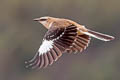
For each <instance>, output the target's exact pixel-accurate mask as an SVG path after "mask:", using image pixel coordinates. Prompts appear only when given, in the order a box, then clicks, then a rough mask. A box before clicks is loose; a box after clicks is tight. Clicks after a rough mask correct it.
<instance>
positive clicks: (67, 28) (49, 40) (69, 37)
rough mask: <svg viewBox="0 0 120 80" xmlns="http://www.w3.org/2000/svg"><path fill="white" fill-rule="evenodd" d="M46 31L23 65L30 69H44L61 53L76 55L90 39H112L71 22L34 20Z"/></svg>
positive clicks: (60, 19)
mask: <svg viewBox="0 0 120 80" xmlns="http://www.w3.org/2000/svg"><path fill="white" fill-rule="evenodd" d="M34 21H38V22H39V23H41V24H42V25H43V26H44V27H46V28H47V29H48V31H47V32H46V34H45V36H44V38H43V41H42V44H41V46H40V48H39V49H38V51H37V53H36V54H35V56H34V57H33V58H32V59H31V60H29V61H26V62H25V63H26V64H27V66H26V67H29V68H32V69H40V68H46V67H47V66H48V65H52V64H53V62H55V61H57V60H58V58H60V57H61V55H62V54H63V53H78V52H82V51H83V50H85V49H86V48H87V47H88V44H89V42H90V39H91V37H94V38H96V39H99V40H102V41H110V40H113V39H114V37H113V36H110V35H106V34H102V33H99V32H95V31H92V30H90V29H87V28H86V27H85V26H84V25H80V24H78V23H76V22H74V21H72V20H69V19H64V18H54V17H48V16H45V17H40V18H36V19H34Z"/></svg>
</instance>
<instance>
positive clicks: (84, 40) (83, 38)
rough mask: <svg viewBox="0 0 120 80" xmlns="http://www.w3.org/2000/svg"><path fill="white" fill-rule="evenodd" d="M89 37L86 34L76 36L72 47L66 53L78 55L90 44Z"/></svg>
mask: <svg viewBox="0 0 120 80" xmlns="http://www.w3.org/2000/svg"><path fill="white" fill-rule="evenodd" d="M90 39H91V38H90V36H88V35H86V34H82V35H77V37H76V39H75V40H74V42H73V44H72V46H71V47H70V48H69V49H68V50H67V53H78V52H82V51H83V50H85V49H86V48H87V47H88V45H89V43H90Z"/></svg>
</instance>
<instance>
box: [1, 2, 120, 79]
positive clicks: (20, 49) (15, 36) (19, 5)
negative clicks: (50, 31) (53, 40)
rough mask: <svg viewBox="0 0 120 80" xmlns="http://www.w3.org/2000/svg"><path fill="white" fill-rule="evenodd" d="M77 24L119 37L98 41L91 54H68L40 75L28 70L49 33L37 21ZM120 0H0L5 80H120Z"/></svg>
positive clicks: (43, 70)
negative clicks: (52, 19)
mask: <svg viewBox="0 0 120 80" xmlns="http://www.w3.org/2000/svg"><path fill="white" fill-rule="evenodd" d="M41 16H53V17H61V18H68V19H72V20H74V21H76V22H78V23H80V24H84V25H85V26H86V27H87V28H89V29H92V30H96V31H99V32H102V33H106V34H109V35H112V36H115V37H116V39H115V40H113V41H111V42H103V41H100V40H96V39H93V38H92V40H91V43H90V45H89V48H87V50H86V51H84V52H82V54H81V53H79V54H76V55H75V54H70V55H69V54H63V56H62V57H61V58H60V59H59V60H58V61H57V62H55V63H54V64H53V65H52V66H49V67H47V68H46V69H41V70H39V71H33V70H29V69H26V68H25V64H24V61H26V60H28V59H31V58H32V57H33V56H34V54H35V53H36V51H37V50H38V48H39V45H40V44H41V41H42V38H43V36H44V34H45V32H46V31H47V30H46V29H45V28H44V27H43V26H42V25H41V24H39V23H37V22H34V21H33V19H34V18H37V17H41ZM119 38H120V0H0V80H120V39H119Z"/></svg>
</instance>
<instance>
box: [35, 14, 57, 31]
mask: <svg viewBox="0 0 120 80" xmlns="http://www.w3.org/2000/svg"><path fill="white" fill-rule="evenodd" d="M55 19H56V18H53V17H49V16H45V17H40V18H35V19H34V21H38V22H39V23H41V24H42V25H44V26H45V27H46V28H47V29H49V27H50V24H51V23H52V22H53V21H54V20H55Z"/></svg>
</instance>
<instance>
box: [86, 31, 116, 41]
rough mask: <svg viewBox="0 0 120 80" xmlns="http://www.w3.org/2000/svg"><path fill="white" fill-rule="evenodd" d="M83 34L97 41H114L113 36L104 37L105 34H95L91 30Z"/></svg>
mask: <svg viewBox="0 0 120 80" xmlns="http://www.w3.org/2000/svg"><path fill="white" fill-rule="evenodd" d="M84 34H86V35H89V36H91V37H94V38H97V39H100V40H103V41H110V40H113V39H114V37H113V36H110V35H106V34H103V33H99V32H95V31H92V30H88V32H84Z"/></svg>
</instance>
